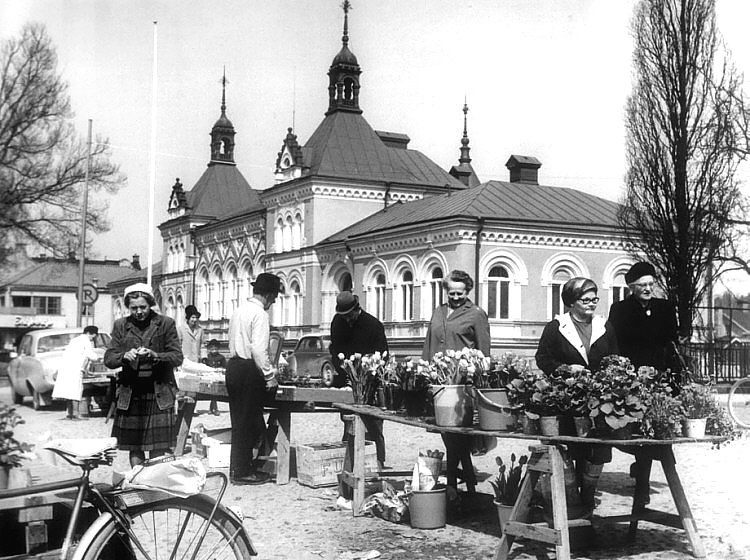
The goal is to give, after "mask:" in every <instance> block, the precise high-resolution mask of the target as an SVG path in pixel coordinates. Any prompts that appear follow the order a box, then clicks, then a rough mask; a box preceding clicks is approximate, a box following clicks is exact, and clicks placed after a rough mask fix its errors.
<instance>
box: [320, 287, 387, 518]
mask: <svg viewBox="0 0 750 560" xmlns="http://www.w3.org/2000/svg"><path fill="white" fill-rule="evenodd" d="M330 351H331V361H332V362H333V367H334V368H336V376H335V377H334V379H333V384H334V385H335V386H337V387H344V386H346V384H347V377H346V371H345V370H344V368H343V367H342V364H341V358H339V354H343V355H344V356H345V357H346V358H348V357H349V356H351V355H352V354H356V353H360V354H374V353H375V352H380V353H381V354H384V353H386V352H388V341H387V340H386V338H385V329H384V328H383V324H382V323H381V322H380V321H378V320H377V319H376V318H375V317H373V316H372V315H370V314H369V313H367V312H366V311H364V310H363V309H362V308H361V307H360V305H359V298H358V297H357V296H355V295H354V294H352V293H351V292H341V293H340V294H339V295H338V297H336V314H335V315H334V317H333V320H332V321H331V346H330ZM365 404H375V403H365ZM362 421H363V422H364V424H365V429H366V430H367V436H366V438H367V439H368V440H370V441H374V442H375V448H376V453H377V459H378V467H379V469H380V470H383V469H384V468H385V438H384V437H383V421H382V420H379V419H377V418H371V417H367V416H363V417H362ZM343 439H344V441H346V442H347V448H346V454H345V456H344V470H348V471H351V470H352V467H353V464H352V460H353V459H352V458H353V457H354V441H353V436H352V434H351V426H350V423H345V425H344V438H343ZM351 499H352V489H351V487H349V486H348V485H345V484H343V483H339V498H338V500H337V502H336V503H337V504H338V505H339V507H342V508H347V509H351Z"/></svg>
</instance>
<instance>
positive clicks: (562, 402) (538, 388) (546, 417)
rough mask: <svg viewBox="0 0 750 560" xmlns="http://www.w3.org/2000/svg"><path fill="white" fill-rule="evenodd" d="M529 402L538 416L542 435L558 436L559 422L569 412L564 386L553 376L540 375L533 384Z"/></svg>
mask: <svg viewBox="0 0 750 560" xmlns="http://www.w3.org/2000/svg"><path fill="white" fill-rule="evenodd" d="M531 402H532V403H533V408H534V412H533V413H535V414H538V415H539V426H540V429H541V432H542V435H545V436H557V435H560V420H561V418H562V416H563V415H564V414H565V413H566V412H567V411H568V410H570V397H569V395H568V393H567V392H566V389H565V384H564V383H561V382H560V381H559V380H558V379H556V378H555V377H554V376H547V375H545V374H542V375H541V376H540V377H539V379H537V381H536V383H535V384H534V391H533V393H532V395H531Z"/></svg>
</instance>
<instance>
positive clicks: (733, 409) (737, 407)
mask: <svg viewBox="0 0 750 560" xmlns="http://www.w3.org/2000/svg"><path fill="white" fill-rule="evenodd" d="M727 409H728V410H729V415H730V416H731V417H732V420H734V421H735V422H736V423H737V424H738V425H740V426H742V427H743V428H750V376H746V377H743V378H741V379H738V380H737V381H735V382H734V384H733V385H732V387H731V388H730V389H729V395H728V396H727Z"/></svg>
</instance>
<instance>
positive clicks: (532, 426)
mask: <svg viewBox="0 0 750 560" xmlns="http://www.w3.org/2000/svg"><path fill="white" fill-rule="evenodd" d="M521 427H522V428H523V433H524V434H526V435H530V436H535V435H537V434H538V433H539V420H538V419H537V418H529V417H528V416H527V415H526V414H525V413H523V412H522V413H521Z"/></svg>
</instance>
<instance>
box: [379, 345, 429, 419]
mask: <svg viewBox="0 0 750 560" xmlns="http://www.w3.org/2000/svg"><path fill="white" fill-rule="evenodd" d="M428 366H429V364H428V363H427V362H426V361H424V360H419V361H418V362H416V363H415V362H414V361H413V360H411V359H409V360H405V361H401V362H397V361H396V360H395V359H391V360H390V361H389V362H388V363H387V364H386V366H385V369H384V374H383V382H384V385H385V390H386V403H390V406H389V407H388V408H391V409H392V410H399V409H400V408H401V404H402V403H403V405H404V406H405V407H406V409H407V414H408V415H409V416H424V415H425V414H426V410H425V403H426V402H427V391H428V390H429V388H430V382H431V378H430V373H429V367H428ZM389 395H390V397H389Z"/></svg>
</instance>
